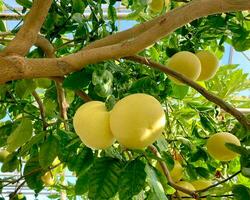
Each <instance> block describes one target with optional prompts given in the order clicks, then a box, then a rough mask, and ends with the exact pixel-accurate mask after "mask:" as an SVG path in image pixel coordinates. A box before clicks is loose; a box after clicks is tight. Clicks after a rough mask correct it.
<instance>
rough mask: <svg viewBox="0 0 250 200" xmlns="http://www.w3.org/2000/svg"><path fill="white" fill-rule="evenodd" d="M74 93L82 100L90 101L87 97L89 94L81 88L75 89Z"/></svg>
mask: <svg viewBox="0 0 250 200" xmlns="http://www.w3.org/2000/svg"><path fill="white" fill-rule="evenodd" d="M75 93H76V94H77V95H78V96H79V97H81V99H82V100H83V101H84V102H88V101H92V99H91V98H90V97H89V95H87V94H86V93H85V92H83V91H82V90H76V91H75Z"/></svg>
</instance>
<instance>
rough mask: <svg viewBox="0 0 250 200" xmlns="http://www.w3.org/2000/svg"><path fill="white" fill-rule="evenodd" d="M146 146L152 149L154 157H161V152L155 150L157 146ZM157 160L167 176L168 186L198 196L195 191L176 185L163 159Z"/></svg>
mask: <svg viewBox="0 0 250 200" xmlns="http://www.w3.org/2000/svg"><path fill="white" fill-rule="evenodd" d="M148 148H149V150H151V151H152V153H153V154H154V155H155V156H156V157H158V158H161V154H160V153H159V151H158V150H157V148H156V147H155V146H154V145H150V146H149V147H148ZM158 162H159V163H160V166H161V168H162V171H163V172H164V175H165V176H166V178H167V180H168V183H169V185H170V186H172V187H173V188H174V189H176V190H179V191H181V192H184V193H185V194H188V195H190V196H192V197H195V198H198V197H199V196H198V194H197V193H196V192H195V191H192V190H188V189H186V188H183V187H181V186H179V185H177V184H176V183H175V182H174V181H173V179H172V177H171V175H170V171H169V169H168V167H167V166H166V164H165V162H164V161H160V160H159V161H158Z"/></svg>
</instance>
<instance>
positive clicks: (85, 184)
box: [75, 173, 89, 195]
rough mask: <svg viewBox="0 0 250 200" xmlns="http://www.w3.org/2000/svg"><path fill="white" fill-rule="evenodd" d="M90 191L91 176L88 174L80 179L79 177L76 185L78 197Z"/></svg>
mask: <svg viewBox="0 0 250 200" xmlns="http://www.w3.org/2000/svg"><path fill="white" fill-rule="evenodd" d="M88 189H89V174H88V173H86V174H84V175H82V176H80V177H78V179H77V181H76V185H75V193H76V195H83V194H84V193H86V192H87V191H88Z"/></svg>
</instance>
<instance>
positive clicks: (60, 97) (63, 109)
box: [55, 81, 69, 131]
mask: <svg viewBox="0 0 250 200" xmlns="http://www.w3.org/2000/svg"><path fill="white" fill-rule="evenodd" d="M55 83H56V90H57V101H58V104H59V110H60V117H61V119H62V121H63V125H64V129H65V130H66V131H67V130H69V126H68V124H67V120H68V115H67V110H68V107H69V104H68V103H67V101H66V98H65V91H64V89H63V88H62V85H61V83H60V82H59V81H55Z"/></svg>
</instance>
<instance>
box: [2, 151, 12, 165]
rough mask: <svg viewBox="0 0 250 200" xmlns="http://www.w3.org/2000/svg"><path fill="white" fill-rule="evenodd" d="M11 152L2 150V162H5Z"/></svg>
mask: <svg viewBox="0 0 250 200" xmlns="http://www.w3.org/2000/svg"><path fill="white" fill-rule="evenodd" d="M9 154H10V153H9V152H8V151H6V150H0V162H4V161H5V159H6V158H7V156H8V155H9Z"/></svg>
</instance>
